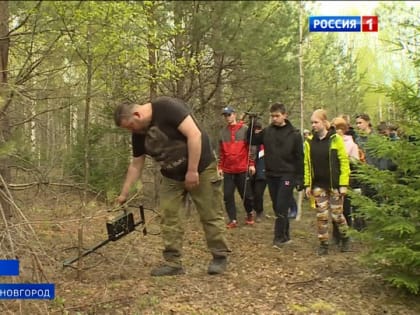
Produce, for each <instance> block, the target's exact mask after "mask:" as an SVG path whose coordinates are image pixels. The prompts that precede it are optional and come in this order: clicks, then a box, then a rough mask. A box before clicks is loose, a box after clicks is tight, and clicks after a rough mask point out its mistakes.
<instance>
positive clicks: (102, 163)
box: [65, 125, 130, 199]
mask: <svg viewBox="0 0 420 315" xmlns="http://www.w3.org/2000/svg"><path fill="white" fill-rule="evenodd" d="M111 139H112V140H113V141H110V140H111ZM127 140H129V137H127V134H122V132H121V131H120V130H117V129H110V128H108V127H104V126H101V125H92V126H91V130H90V138H89V142H90V146H89V147H90V152H89V164H90V166H89V174H88V184H89V187H90V188H91V189H93V190H94V191H96V192H98V193H101V194H102V195H103V196H104V197H105V198H107V199H113V198H115V197H116V196H117V195H118V194H119V191H120V189H121V183H122V182H123V179H124V177H125V174H126V172H127V166H128V163H129V160H128V157H129V156H130V150H129V145H128V142H127ZM84 148H85V144H84V139H83V135H82V134H81V133H79V134H78V137H77V141H76V144H75V145H74V146H73V148H72V150H71V153H70V154H69V156H68V158H67V163H66V164H65V171H66V173H67V174H68V175H70V176H72V177H74V178H75V179H76V180H78V181H79V182H83V181H84V178H85V173H84V170H85V165H84V154H85V152H84Z"/></svg>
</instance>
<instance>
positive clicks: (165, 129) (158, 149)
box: [132, 96, 214, 181]
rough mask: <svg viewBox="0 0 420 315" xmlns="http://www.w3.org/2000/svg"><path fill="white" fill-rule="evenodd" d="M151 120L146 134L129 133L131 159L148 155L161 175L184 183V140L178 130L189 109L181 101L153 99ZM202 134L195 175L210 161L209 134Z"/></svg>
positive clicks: (167, 98)
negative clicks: (158, 167) (157, 166)
mask: <svg viewBox="0 0 420 315" xmlns="http://www.w3.org/2000/svg"><path fill="white" fill-rule="evenodd" d="M151 103H152V121H151V124H150V127H149V129H148V130H147V132H146V134H137V133H133V134H132V144H133V156H134V157H139V156H142V155H144V154H147V155H149V156H151V157H152V158H153V159H154V160H155V161H156V162H158V163H159V164H160V167H161V173H162V175H163V176H165V177H168V178H171V179H174V180H178V181H183V180H184V179H185V174H186V172H187V168H188V147H187V138H186V137H185V136H184V135H183V134H182V133H181V132H180V131H179V130H178V126H179V125H180V124H181V123H182V122H183V121H184V119H185V118H186V117H187V116H188V115H191V117H193V116H192V114H191V110H190V109H189V108H188V106H187V105H186V104H185V102H183V101H182V100H180V99H176V98H172V97H166V96H162V97H159V98H157V99H155V100H152V102H151ZM193 120H194V122H195V123H196V124H197V126H198V128H199V129H200V131H201V157H200V162H199V164H198V172H202V171H203V170H204V169H205V168H206V167H207V166H208V165H209V164H210V163H211V162H212V161H213V160H214V156H213V155H212V153H211V152H212V150H211V147H210V141H209V137H208V135H207V134H206V133H205V132H204V131H203V130H202V129H201V128H200V126H199V125H198V123H197V121H196V120H195V119H194V117H193Z"/></svg>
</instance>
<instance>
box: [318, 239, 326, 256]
mask: <svg viewBox="0 0 420 315" xmlns="http://www.w3.org/2000/svg"><path fill="white" fill-rule="evenodd" d="M318 255H319V256H325V255H328V242H325V241H323V242H321V244H320V245H319V248H318Z"/></svg>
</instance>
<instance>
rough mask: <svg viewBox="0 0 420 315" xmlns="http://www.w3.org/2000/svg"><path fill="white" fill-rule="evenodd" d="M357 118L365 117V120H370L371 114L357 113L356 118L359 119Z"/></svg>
mask: <svg viewBox="0 0 420 315" xmlns="http://www.w3.org/2000/svg"><path fill="white" fill-rule="evenodd" d="M357 118H360V119H363V120H365V121H370V117H369V115H368V114H357V115H356V119H357Z"/></svg>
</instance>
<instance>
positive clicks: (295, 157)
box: [252, 120, 303, 184]
mask: <svg viewBox="0 0 420 315" xmlns="http://www.w3.org/2000/svg"><path fill="white" fill-rule="evenodd" d="M252 144H253V145H260V144H263V145H264V151H265V155H264V163H265V174H266V176H271V177H289V178H291V179H294V180H295V181H296V182H297V183H298V184H301V183H302V181H303V142H302V136H301V135H300V132H299V131H298V130H297V129H296V128H294V127H293V125H292V124H291V123H290V122H289V121H288V120H286V125H285V126H281V127H279V126H274V125H269V126H267V127H266V128H264V129H263V130H262V131H261V132H260V133H258V134H254V135H253V139H252Z"/></svg>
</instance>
